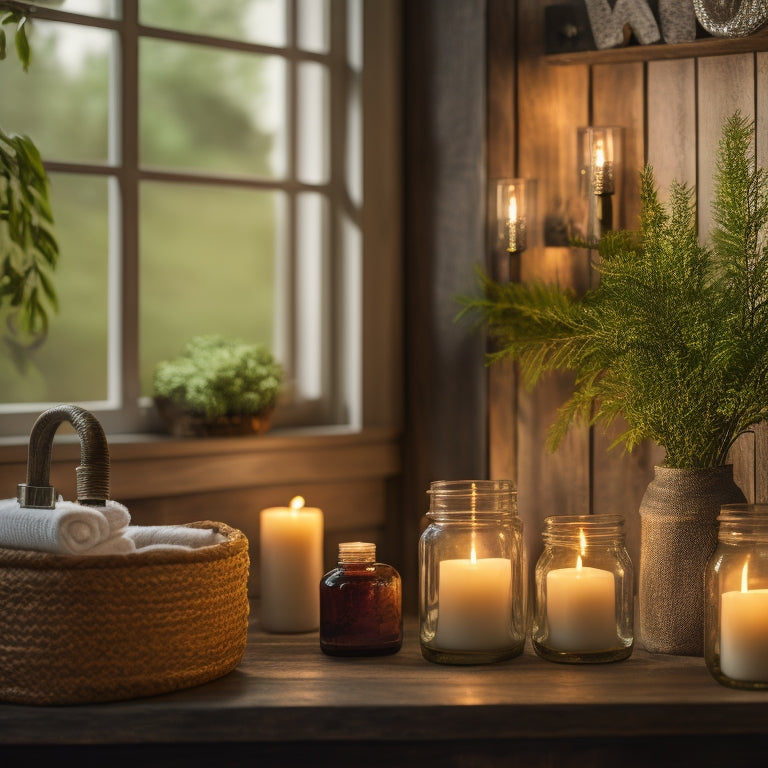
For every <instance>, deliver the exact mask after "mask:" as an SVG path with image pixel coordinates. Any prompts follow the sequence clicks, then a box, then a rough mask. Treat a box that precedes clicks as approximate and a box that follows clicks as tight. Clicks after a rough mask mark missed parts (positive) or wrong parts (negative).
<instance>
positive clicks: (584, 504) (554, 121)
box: [518, 2, 590, 568]
mask: <svg viewBox="0 0 768 768" xmlns="http://www.w3.org/2000/svg"><path fill="white" fill-rule="evenodd" d="M547 4H548V3H539V2H520V3H518V9H519V11H518V13H519V16H518V20H519V23H518V141H519V145H518V150H519V173H520V175H521V176H524V177H526V178H534V179H536V180H537V185H538V201H537V211H538V217H539V221H540V230H541V228H545V229H547V230H549V229H550V228H557V223H559V222H565V221H567V220H568V218H569V216H571V215H572V213H573V206H574V205H576V204H578V165H577V160H576V145H577V141H576V137H577V129H578V127H579V126H580V125H585V124H586V123H587V120H588V94H589V72H588V68H587V67H585V66H576V67H552V66H550V65H548V64H547V63H546V62H545V61H544V60H543V59H542V54H543V51H544V7H545V5H547ZM553 223H554V227H553ZM546 242H547V238H546V237H545V236H544V235H543V234H539V237H538V238H537V239H535V240H534V241H533V244H532V247H530V248H529V249H528V250H527V251H526V252H525V253H524V254H523V256H522V259H521V279H522V280H524V281H532V280H545V281H556V282H559V283H560V284H561V285H568V286H571V287H573V288H574V289H575V290H577V291H582V290H584V289H585V288H586V287H587V286H588V284H589V271H590V270H589V264H588V261H587V254H586V253H584V252H577V251H575V250H573V249H571V248H564V247H547V246H546V245H545V243H546ZM570 389H571V380H570V377H567V376H552V377H548V378H547V379H545V380H544V381H542V382H541V383H540V385H539V386H538V387H537V388H536V389H535V390H534V391H533V392H529V391H526V390H525V389H524V388H522V387H521V390H520V392H519V396H518V446H519V448H518V451H519V455H518V493H519V498H518V502H519V510H520V516H521V518H522V520H523V524H524V527H525V532H526V535H525V539H526V547H527V551H528V558H529V562H530V565H531V568H532V567H533V565H534V564H535V562H536V559H537V558H538V555H539V553H540V551H541V528H542V523H543V520H544V518H545V517H547V516H549V515H562V514H580V513H587V512H588V511H589V446H590V438H589V430H588V429H587V428H585V427H579V426H576V427H574V428H573V429H572V430H571V431H570V433H569V434H568V436H567V437H566V439H565V440H564V442H563V443H562V445H561V446H560V448H559V450H558V451H557V452H556V453H554V454H552V453H549V452H548V451H547V450H546V448H545V440H546V433H547V431H548V429H549V426H550V425H551V423H552V421H553V420H554V418H555V415H556V412H557V408H558V407H559V406H560V405H562V403H563V401H564V400H565V399H566V398H567V396H568V393H569V392H570Z"/></svg>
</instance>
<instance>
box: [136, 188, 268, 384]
mask: <svg viewBox="0 0 768 768" xmlns="http://www.w3.org/2000/svg"><path fill="white" fill-rule="evenodd" d="M277 204H278V193H274V192H262V191H253V190H241V189H225V188H222V187H198V186H196V187H191V186H182V185H178V184H161V183H144V184H142V185H141V202H140V205H141V220H140V232H141V259H140V261H141V264H140V286H139V291H140V297H141V298H140V318H141V320H140V322H141V334H140V358H141V380H142V394H143V395H150V394H151V382H152V373H153V371H154V368H155V365H156V364H157V363H158V362H159V361H160V360H162V359H166V358H169V357H175V356H176V355H177V354H178V353H179V351H180V350H181V347H182V346H183V344H184V343H185V342H186V341H187V340H188V339H189V338H190V337H192V336H195V335H197V334H203V333H220V334H223V335H224V336H233V337H238V338H242V339H245V340H246V341H253V342H261V343H264V344H267V345H268V346H270V348H271V346H272V339H273V314H274V312H273V287H274V280H275V273H274V265H275V247H276V245H275V244H276V240H277V233H276V231H275V230H276V227H275V219H276V213H275V210H276V207H277Z"/></svg>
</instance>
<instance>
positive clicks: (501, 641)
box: [434, 557, 512, 651]
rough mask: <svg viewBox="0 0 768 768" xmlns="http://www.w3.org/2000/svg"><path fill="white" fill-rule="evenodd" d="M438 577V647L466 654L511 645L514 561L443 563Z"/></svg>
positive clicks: (493, 560)
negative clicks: (511, 591) (465, 652)
mask: <svg viewBox="0 0 768 768" xmlns="http://www.w3.org/2000/svg"><path fill="white" fill-rule="evenodd" d="M438 578H439V582H438V590H439V591H438V595H439V597H438V614H437V631H436V634H435V641H434V642H435V646H437V647H438V648H445V649H450V650H463V651H474V650H488V649H493V648H506V647H508V646H509V644H510V612H511V604H510V600H511V595H510V586H511V582H512V566H511V562H510V560H508V559H507V558H501V557H488V558H476V559H475V558H473V559H466V560H462V559H460V560H442V561H441V562H440V569H439V576H438Z"/></svg>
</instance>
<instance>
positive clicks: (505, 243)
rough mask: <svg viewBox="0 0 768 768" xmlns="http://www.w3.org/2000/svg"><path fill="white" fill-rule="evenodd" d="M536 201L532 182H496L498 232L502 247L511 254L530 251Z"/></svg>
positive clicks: (510, 180)
mask: <svg viewBox="0 0 768 768" xmlns="http://www.w3.org/2000/svg"><path fill="white" fill-rule="evenodd" d="M534 199H535V182H534V181H533V180H532V179H499V180H498V181H497V182H496V232H497V239H498V244H499V245H500V246H501V247H502V248H503V249H504V250H506V251H508V252H509V253H511V254H515V253H522V252H523V251H524V250H525V249H526V248H527V247H528V233H529V230H530V226H531V220H532V212H533V205H534Z"/></svg>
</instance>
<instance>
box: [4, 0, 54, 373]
mask: <svg viewBox="0 0 768 768" xmlns="http://www.w3.org/2000/svg"><path fill="white" fill-rule="evenodd" d="M32 10H33V8H32V7H30V6H28V5H26V4H24V3H17V2H13V1H12V0H0V13H2V16H1V17H0V59H5V58H6V55H7V51H6V49H7V42H6V32H5V27H11V26H13V25H15V31H14V33H13V39H14V48H15V50H16V54H17V56H18V58H19V61H20V62H21V65H22V67H23V68H24V71H25V72H26V71H27V70H28V69H29V65H30V61H31V50H30V46H29V40H28V37H27V29H28V27H29V24H30V22H29V13H30V12H31V11H32ZM58 257H59V247H58V243H57V242H56V238H55V236H54V232H53V214H52V212H51V205H50V201H49V180H48V176H47V174H46V172H45V168H44V167H43V162H42V160H41V159H40V153H39V152H38V150H37V147H36V146H35V144H34V142H33V141H32V139H30V138H29V136H23V135H19V134H15V133H5V132H4V131H3V130H2V129H0V310H4V309H5V308H6V307H7V308H8V311H7V313H6V325H7V330H8V335H7V336H6V341H7V342H8V343H9V344H10V349H11V351H12V353H13V356H14V360H15V361H16V363H17V364H21V362H22V361H23V352H24V349H25V347H26V348H28V347H31V346H34V345H37V344H39V343H41V342H42V341H43V340H44V339H45V337H46V335H47V332H48V316H49V313H50V312H51V311H56V310H57V308H58V304H57V295H56V289H55V287H54V285H53V282H52V272H53V270H54V269H55V268H56V264H57V262H58Z"/></svg>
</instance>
